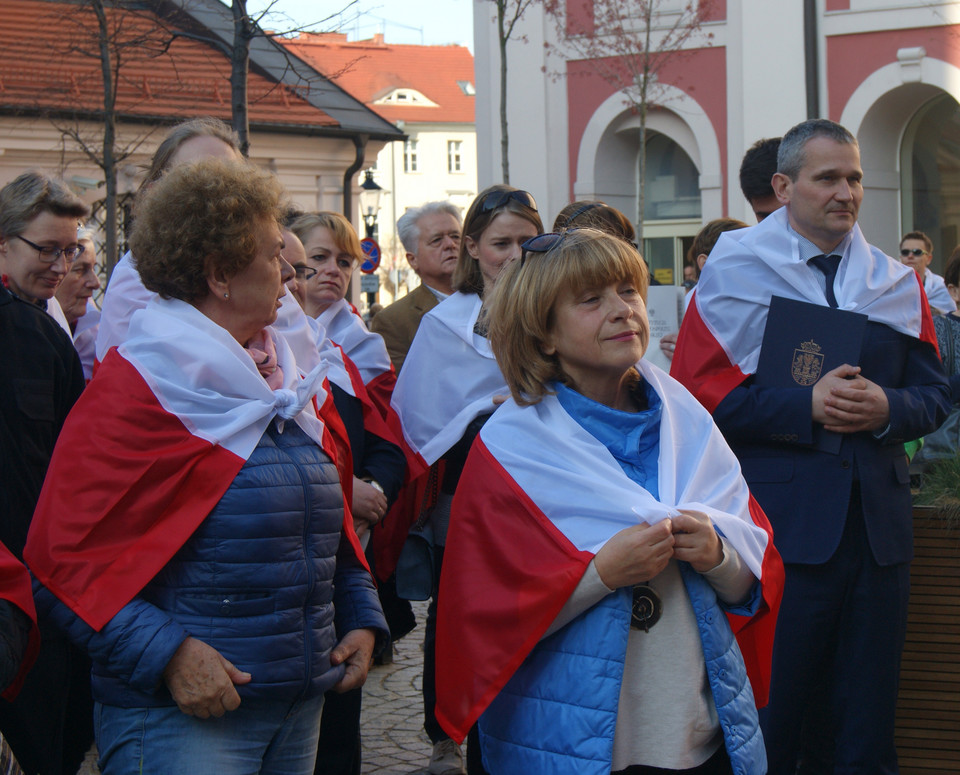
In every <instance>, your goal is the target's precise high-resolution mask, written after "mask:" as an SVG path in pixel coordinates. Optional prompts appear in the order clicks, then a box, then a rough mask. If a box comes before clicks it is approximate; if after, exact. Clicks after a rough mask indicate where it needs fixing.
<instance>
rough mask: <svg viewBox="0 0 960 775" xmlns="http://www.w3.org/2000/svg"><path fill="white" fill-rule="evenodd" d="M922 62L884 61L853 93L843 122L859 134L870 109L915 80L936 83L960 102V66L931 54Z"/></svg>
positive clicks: (905, 118)
mask: <svg viewBox="0 0 960 775" xmlns="http://www.w3.org/2000/svg"><path fill="white" fill-rule="evenodd" d="M918 64H919V67H917V66H916V63H913V64H908V63H905V62H903V63H898V64H889V65H884V66H883V67H881V68H880V69H879V70H874V71H873V72H872V73H871V74H870V75H868V76H867V77H866V78H864V79H863V81H862V82H861V84H860V85H859V86H858V87H857V88H856V90H855V91H854V92H853V94H851V95H850V99H849V100H848V101H847V104H846V105H845V106H844V108H843V113H842V114H841V115H840V123H841V124H843V125H844V126H845V127H846V128H847V129H849V130H850V131H851V132H853V134H854V136H856V137H858V138H859V136H860V130H861V128H863V127H864V119H865V118H866V117H867V113H868V112H869V111H870V109H871V108H872V107H873V106H874V105H875V104H876V103H877V102H878V101H879V100H880V98H881V97H883V96H884V95H886V94H888V93H889V92H891V91H893V90H894V89H896V88H898V87H900V86H904V85H908V84H912V83H922V84H926V85H928V86H934V87H936V88H938V89H940V90H942V91H945V92H946V93H947V94H949V95H951V96H952V97H953V98H954V99H955V100H957V101H958V102H960V68H958V67H956V66H955V65H951V64H950V63H949V62H944V61H943V60H942V59H933V58H932V57H928V56H923V57H922V58H921V59H920V60H919V63H918ZM927 98H929V93H927ZM922 101H925V100H922ZM922 101H921V102H922ZM917 107H919V105H918V106H917ZM909 118H910V116H905V117H904V121H903V123H904V125H906V123H907V121H908V120H909Z"/></svg>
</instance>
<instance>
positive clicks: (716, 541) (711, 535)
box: [593, 509, 723, 589]
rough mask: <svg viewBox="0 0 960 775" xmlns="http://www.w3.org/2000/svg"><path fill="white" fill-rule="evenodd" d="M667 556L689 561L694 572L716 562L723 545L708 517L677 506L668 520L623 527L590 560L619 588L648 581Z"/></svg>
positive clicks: (663, 565) (608, 583)
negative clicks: (675, 512)
mask: <svg viewBox="0 0 960 775" xmlns="http://www.w3.org/2000/svg"><path fill="white" fill-rule="evenodd" d="M671 559H676V560H682V561H684V562H688V563H690V565H691V567H693V569H694V570H695V571H697V572H698V573H705V572H706V571H708V570H712V569H713V568H715V567H717V565H719V564H720V562H721V561H722V560H723V545H722V544H721V543H720V536H718V535H717V531H716V530H714V528H713V523H712V522H711V521H710V517H708V516H707V515H706V514H703V513H702V512H699V511H690V510H687V509H681V511H680V513H679V514H678V515H677V516H675V517H673V518H672V519H664V520H662V521H660V522H657V523H656V524H654V525H648V524H646V523H641V524H639V525H633V526H632V527H628V528H625V529H623V530H621V531H620V532H619V533H616V534H615V535H614V536H613V537H612V538H611V539H610V540H609V541H607V543H605V544H604V545H603V548H601V549H600V551H599V552H597V554H596V556H595V557H594V559H593V562H594V565H595V567H596V569H597V573H599V574H600V580H601V581H602V582H603V583H604V584H605V585H606V586H607V587H608V588H610V589H619V588H620V587H628V586H633V585H634V584H640V583H642V582H645V581H649V580H650V579H652V578H653V577H654V576H656V575H657V574H658V573H660V572H661V571H662V570H663V569H664V568H666V567H667V563H668V562H669V561H670V560H671Z"/></svg>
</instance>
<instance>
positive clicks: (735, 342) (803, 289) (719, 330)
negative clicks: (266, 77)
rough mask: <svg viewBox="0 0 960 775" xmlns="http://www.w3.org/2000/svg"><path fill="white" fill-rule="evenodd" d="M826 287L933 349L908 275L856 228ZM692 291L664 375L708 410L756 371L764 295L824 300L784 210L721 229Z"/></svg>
mask: <svg viewBox="0 0 960 775" xmlns="http://www.w3.org/2000/svg"><path fill="white" fill-rule="evenodd" d="M834 288H835V290H836V297H837V306H838V308H839V309H842V310H847V311H850V312H858V313H861V314H864V315H867V316H868V317H869V319H870V320H871V321H873V322H877V323H883V324H885V325H887V326H890V328H893V329H894V330H896V331H899V332H901V333H903V334H906V335H907V336H912V337H915V338H917V339H921V340H923V341H925V342H929V343H931V344H932V345H933V346H934V347H936V346H937V345H936V335H935V332H934V329H933V320H932V318H931V317H930V309H929V306H928V305H927V300H926V296H925V295H924V293H923V287H922V285H921V283H920V280H919V278H918V277H917V274H916V272H914V271H913V270H912V269H910V268H909V267H906V266H903V265H902V264H900V263H899V262H896V261H894V260H893V259H891V258H889V257H888V256H886V255H884V254H883V253H882V252H881V251H880V250H878V249H877V248H875V247H872V246H871V245H869V244H868V243H867V241H866V239H864V237H863V233H862V232H861V231H860V227H859V226H854V227H853V233H852V235H851V240H850V246H849V248H848V249H847V250H846V252H845V253H844V256H843V259H842V261H841V262H840V267H839V269H838V271H837V282H836V285H835V286H834ZM693 293H694V296H693V302H692V303H691V304H690V306H689V308H688V309H687V313H686V315H684V318H683V325H682V326H681V327H680V334H679V337H678V339H677V348H676V353H675V355H674V358H673V363H672V365H671V367H670V374H671V376H673V377H675V378H676V379H678V380H679V381H680V382H681V383H683V384H684V385H685V386H686V387H687V389H688V390H690V391H691V392H692V393H693V394H694V395H695V396H696V397H697V398H698V399H700V401H701V403H702V404H703V405H704V406H706V407H707V409H709V410H710V411H711V412H712V411H713V410H714V409H716V407H717V405H718V404H719V403H720V402H721V401H722V400H723V399H724V398H725V397H726V395H727V394H728V393H729V392H730V391H731V390H732V389H733V388H735V387H737V386H738V385H739V384H740V383H741V382H743V381H744V379H746V378H747V377H748V376H749V375H751V374H754V373H755V372H756V370H757V361H758V359H759V357H760V345H761V343H762V341H763V330H764V326H765V325H766V322H767V312H768V311H769V308H770V298H771V296H782V297H785V298H787V299H793V300H796V301H806V302H810V303H812V304H820V305H823V306H826V305H827V300H826V296H825V295H824V291H823V289H822V288H821V287H820V284H819V282H818V280H817V277H816V275H815V273H814V272H813V271H811V270H810V268H809V267H808V266H807V265H806V263H805V262H804V261H802V260H801V259H800V253H799V243H798V241H797V238H796V236H795V235H794V234H793V233H792V232H791V231H788V229H787V208H785V207H782V208H780V209H779V210H777V211H776V212H775V213H773V214H772V215H770V216H769V217H767V218H765V219H764V220H763V221H761V222H760V223H759V224H757V225H756V226H751V227H750V228H747V229H739V230H737V231H731V232H725V233H723V234H721V235H720V239H719V240H718V241H717V244H716V247H714V249H713V251H711V253H710V258H709V260H708V261H707V263H706V265H705V266H704V271H703V274H702V275H701V277H700V280H699V281H698V282H697V287H696V289H695V290H694V292H693Z"/></svg>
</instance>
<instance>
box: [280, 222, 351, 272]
mask: <svg viewBox="0 0 960 775" xmlns="http://www.w3.org/2000/svg"><path fill="white" fill-rule="evenodd" d="M318 226H322V227H323V228H325V229H329V230H330V232H331V233H332V234H333V241H334V242H335V243H336V245H337V248H339V249H340V250H342V251H343V252H344V253H349V254H350V255H351V256H353V260H354V263H359V262H361V261H363V250H361V248H360V238H359V237H358V236H357V232H356V229H354V228H353V225H352V224H351V223H350V221H348V220H347V219H346V218H344V217H343V216H342V215H341V214H340V213H334V212H327V211H324V212H319V213H305V214H304V215H301V216H299V217H297V218H296V219H294V220H293V221H292V222H291V223H290V231H292V232H293V233H294V234H296V235H297V238H298V239H299V240H300V241H301V242H306V240H307V235H308V234H309V233H310V232H311V231H313V230H314V229H316V228H317V227H318Z"/></svg>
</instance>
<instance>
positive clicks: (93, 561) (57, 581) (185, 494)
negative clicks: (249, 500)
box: [24, 350, 244, 630]
mask: <svg viewBox="0 0 960 775" xmlns="http://www.w3.org/2000/svg"><path fill="white" fill-rule="evenodd" d="M105 406H109V407H110V408H111V412H110V414H109V415H108V416H107V417H104V416H103V407H105ZM243 462H244V461H243V460H242V459H241V458H239V457H238V456H236V455H234V454H233V453H232V452H229V451H228V450H226V449H225V448H223V447H221V446H215V445H213V444H211V443H210V442H208V441H206V440H204V439H201V438H198V437H196V436H193V435H192V434H191V433H190V432H189V431H188V430H187V429H186V428H185V427H184V425H183V423H182V422H181V421H180V420H179V419H178V418H177V417H176V416H175V415H173V414H170V413H169V412H167V411H166V410H164V409H163V408H162V407H161V406H160V404H159V403H158V402H157V399H156V398H155V397H154V395H153V393H152V392H151V390H150V388H149V387H148V386H147V384H146V382H144V380H143V378H142V377H141V376H140V374H139V373H138V372H137V370H136V369H135V368H134V367H133V366H132V365H131V364H130V363H129V362H127V361H126V360H125V359H124V358H123V357H122V356H120V355H119V353H117V352H116V351H115V350H112V351H111V352H109V353H108V355H107V357H106V358H105V359H104V361H103V363H102V364H101V366H100V369H99V370H98V372H97V376H96V377H95V378H94V379H93V380H92V381H91V383H90V386H89V387H88V388H87V389H86V390H85V391H84V392H83V394H82V395H81V396H80V399H79V400H78V401H77V403H76V405H75V406H74V408H73V410H72V411H71V412H70V415H69V416H68V418H67V421H66V423H65V424H64V427H63V430H62V431H61V433H60V437H59V440H58V442H57V446H56V449H55V450H54V453H53V458H52V460H51V461H50V467H49V469H48V471H47V477H46V479H45V481H44V486H43V490H42V491H41V493H40V499H39V501H38V503H37V508H36V511H35V513H34V517H33V522H32V523H31V526H30V533H29V535H28V537H27V546H26V549H25V550H24V559H25V561H26V563H27V565H28V566H29V567H30V569H31V570H32V571H33V573H34V574H35V575H36V576H37V578H39V579H40V581H41V582H43V584H45V585H46V586H47V587H48V588H49V589H50V590H51V591H52V592H54V594H56V595H57V596H58V597H59V598H60V599H61V600H63V601H64V602H65V603H67V604H68V605H69V606H70V607H71V608H72V609H73V610H74V611H75V612H76V613H77V614H78V615H79V616H80V617H81V618H82V619H83V620H84V621H86V622H87V623H88V624H89V625H90V626H91V627H93V628H94V629H97V630H99V629H100V628H101V627H103V625H104V624H106V623H107V622H108V621H109V620H110V619H111V618H112V617H113V616H114V615H115V614H116V613H117V611H119V610H120V608H122V607H123V606H124V605H125V604H126V603H128V602H129V601H130V600H131V599H132V598H133V597H134V596H135V595H136V594H137V593H138V592H139V591H140V590H141V589H143V587H144V586H145V585H146V584H147V582H149V581H150V580H151V579H152V578H153V577H154V576H155V575H156V574H157V572H158V571H159V570H160V569H161V568H162V567H163V566H164V565H166V563H167V562H168V561H169V560H170V558H171V557H173V555H174V554H175V553H176V552H177V550H178V549H179V548H180V547H181V546H183V544H184V543H185V542H186V540H187V539H188V538H189V537H190V535H191V534H192V533H193V531H194V530H195V529H196V528H197V526H198V525H199V524H200V523H201V522H202V521H203V519H204V518H205V517H206V516H207V514H208V513H209V512H210V510H211V509H212V508H213V507H214V506H215V505H216V504H217V502H218V501H219V500H220V498H221V496H222V495H223V493H224V492H225V491H226V489H227V487H228V486H229V485H230V482H232V481H233V479H234V477H235V476H236V474H237V472H238V471H239V470H240V468H241V467H242V466H243ZM67 483H69V484H67Z"/></svg>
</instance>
